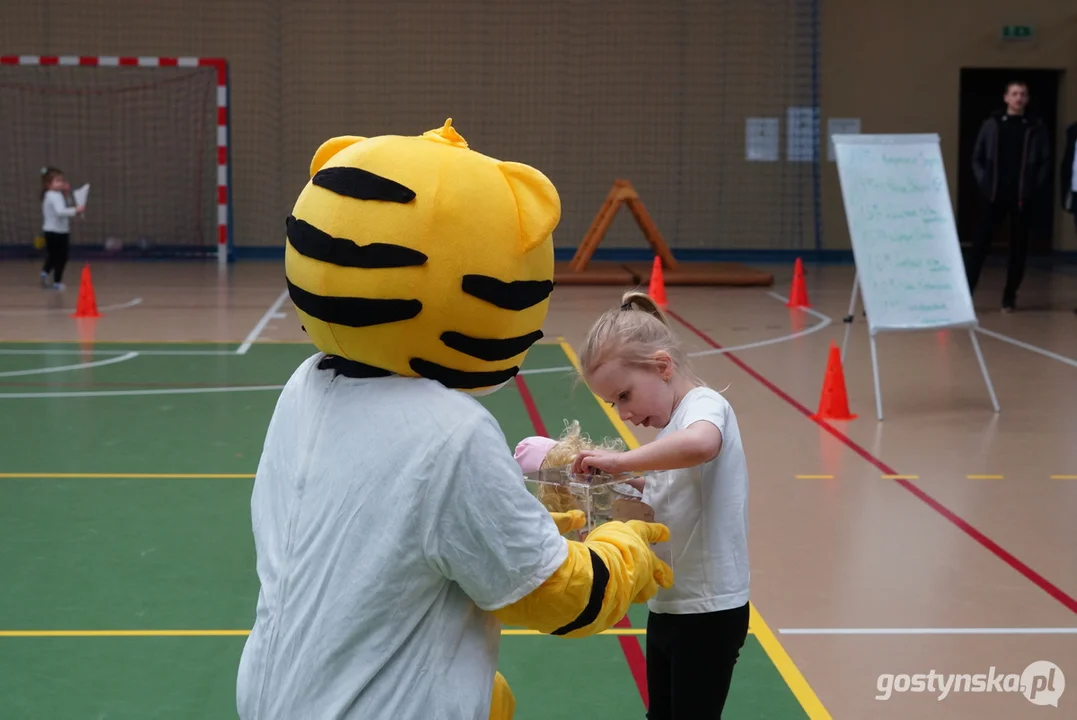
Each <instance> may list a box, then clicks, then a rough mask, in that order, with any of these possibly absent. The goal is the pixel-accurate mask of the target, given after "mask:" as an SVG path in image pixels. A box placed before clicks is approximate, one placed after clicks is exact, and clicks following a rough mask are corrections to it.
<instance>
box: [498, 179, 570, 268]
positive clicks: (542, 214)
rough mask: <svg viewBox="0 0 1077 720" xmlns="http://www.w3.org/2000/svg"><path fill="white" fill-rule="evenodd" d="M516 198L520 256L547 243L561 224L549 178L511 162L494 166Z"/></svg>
mask: <svg viewBox="0 0 1077 720" xmlns="http://www.w3.org/2000/svg"><path fill="white" fill-rule="evenodd" d="M498 168H499V169H500V170H501V174H502V175H504V176H505V179H506V180H507V181H508V183H509V187H510V188H512V193H513V195H515V196H516V208H517V211H518V212H519V214H520V238H521V240H520V242H521V247H520V250H521V252H525V253H526V252H529V251H531V250H534V249H535V248H536V247H538V246H539V245H541V244H542V243H544V242H545V241H546V240H547V239H549V237H550V234H551V233H552V232H553V229H554V228H555V227H557V223H559V222H560V221H561V198H560V197H559V196H558V194H557V189H556V188H555V187H554V186H553V183H552V182H550V180H549V178H547V177H546V176H545V175H543V174H542V173H540V172H539V171H538V170H536V169H535V168H533V167H531V166H529V165H524V164H522V163H515V162H501V163H498Z"/></svg>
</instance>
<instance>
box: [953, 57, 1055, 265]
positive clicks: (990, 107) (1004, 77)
mask: <svg viewBox="0 0 1077 720" xmlns="http://www.w3.org/2000/svg"><path fill="white" fill-rule="evenodd" d="M1061 79H1062V71H1061V70H1031V69H1027V68H1021V69H1017V68H1012V69H1007V68H962V69H961V90H960V92H961V95H960V109H959V120H958V122H959V125H958V173H957V232H958V237H959V238H960V239H961V246H962V247H963V248H967V247H969V246H970V245H972V239H973V238H974V237H975V234H976V233H978V232H979V231H980V223H981V220H980V218H981V217H982V215H983V207H984V200H983V199H982V198H981V197H980V192H979V189H978V188H977V186H976V178H975V176H973V174H972V149H973V147H974V146H975V144H976V136H977V135H978V134H979V132H980V126H981V125H982V124H983V121H984V120H985V119H986V118H987V117H988V116H989V115H990V114H991V113H992V112H994V111H996V110H1004V109H1005V107H1006V105H1005V103H1004V102H1003V101H1002V96H1003V95H1004V94H1005V92H1006V86H1007V84H1008V83H1009V82H1011V81H1013V80H1017V81H1020V82H1024V83H1025V84H1026V85H1027V86H1028V93H1029V102H1028V108H1027V110H1026V112H1027V113H1028V114H1029V115H1036V116H1038V117H1039V118H1040V119H1042V120H1043V122H1044V124H1045V125H1046V126H1047V136H1048V137H1049V138H1050V146H1051V151H1050V152H1051V160H1050V163H1051V164H1050V167H1051V171H1050V172H1049V173H1047V176H1048V177H1047V188H1045V190H1044V192H1043V194H1042V196H1041V197H1040V198H1039V201H1038V202H1037V203H1036V204H1035V206H1033V207H1030V208H1029V210H1030V211H1031V213H1032V215H1033V221H1034V222H1035V223H1036V227H1037V228H1038V231H1037V232H1034V233H1032V235H1031V237H1030V238H1029V248H1028V252H1029V255H1030V256H1031V255H1050V254H1051V251H1052V247H1053V245H1054V234H1055V233H1054V230H1055V228H1054V224H1055V213H1054V207H1055V203H1054V200H1055V183H1056V182H1057V181H1058V178H1057V175H1058V173H1057V172H1056V165H1055V158H1056V157H1057V149H1056V148H1055V147H1054V145H1055V142H1056V138H1057V137H1058V136H1057V134H1056V131H1057V125H1058V88H1059V84H1060V83H1061ZM1008 246H1009V240H1008V239H1007V237H1006V236H1005V235H1004V234H1003V231H1002V230H1000V232H999V233H998V234H997V235H996V236H995V239H994V242H993V243H992V246H991V254H998V253H1003V254H1004V253H1006V251H1007V248H1008Z"/></svg>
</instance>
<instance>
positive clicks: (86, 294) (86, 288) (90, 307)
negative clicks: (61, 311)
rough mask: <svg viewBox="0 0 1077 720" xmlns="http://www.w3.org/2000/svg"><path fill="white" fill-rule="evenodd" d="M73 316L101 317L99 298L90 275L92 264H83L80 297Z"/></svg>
mask: <svg viewBox="0 0 1077 720" xmlns="http://www.w3.org/2000/svg"><path fill="white" fill-rule="evenodd" d="M71 317H73V318H96V317H101V313H99V312H97V298H96V297H95V295H94V291H93V278H92V277H90V266H89V265H88V264H87V265H83V266H82V280H81V281H80V282H79V299H78V302H77V303H76V304H75V312H74V313H72V314H71Z"/></svg>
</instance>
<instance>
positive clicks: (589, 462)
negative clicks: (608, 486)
mask: <svg viewBox="0 0 1077 720" xmlns="http://www.w3.org/2000/svg"><path fill="white" fill-rule="evenodd" d="M624 469H625V468H624V453H617V452H610V451H608V450H584V451H582V452H581V453H580V454H579V455H577V456H576V457H575V458H574V459H573V460H572V472H574V473H578V474H581V475H582V474H584V473H588V472H593V471H595V470H600V471H603V472H608V473H610V474H611V475H616V474H617V473H620V472H623V471H624Z"/></svg>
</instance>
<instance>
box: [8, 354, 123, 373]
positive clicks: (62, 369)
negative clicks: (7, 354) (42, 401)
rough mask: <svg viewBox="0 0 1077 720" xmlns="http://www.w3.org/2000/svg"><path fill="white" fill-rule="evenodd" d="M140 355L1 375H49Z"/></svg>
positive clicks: (112, 362)
mask: <svg viewBox="0 0 1077 720" xmlns="http://www.w3.org/2000/svg"><path fill="white" fill-rule="evenodd" d="M136 357H138V353H137V352H129V353H126V354H124V355H120V356H119V357H112V358H109V359H108V360H94V361H93V362H84V363H76V364H75V365H57V366H55V367H40V368H30V369H29V370H6V371H4V372H0V377H20V376H22V375H48V374H49V373H58V372H67V371H68V370H88V369H89V368H94V367H101V366H103V365H115V364H116V363H121V362H126V361H128V360H134V359H135V358H136Z"/></svg>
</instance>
